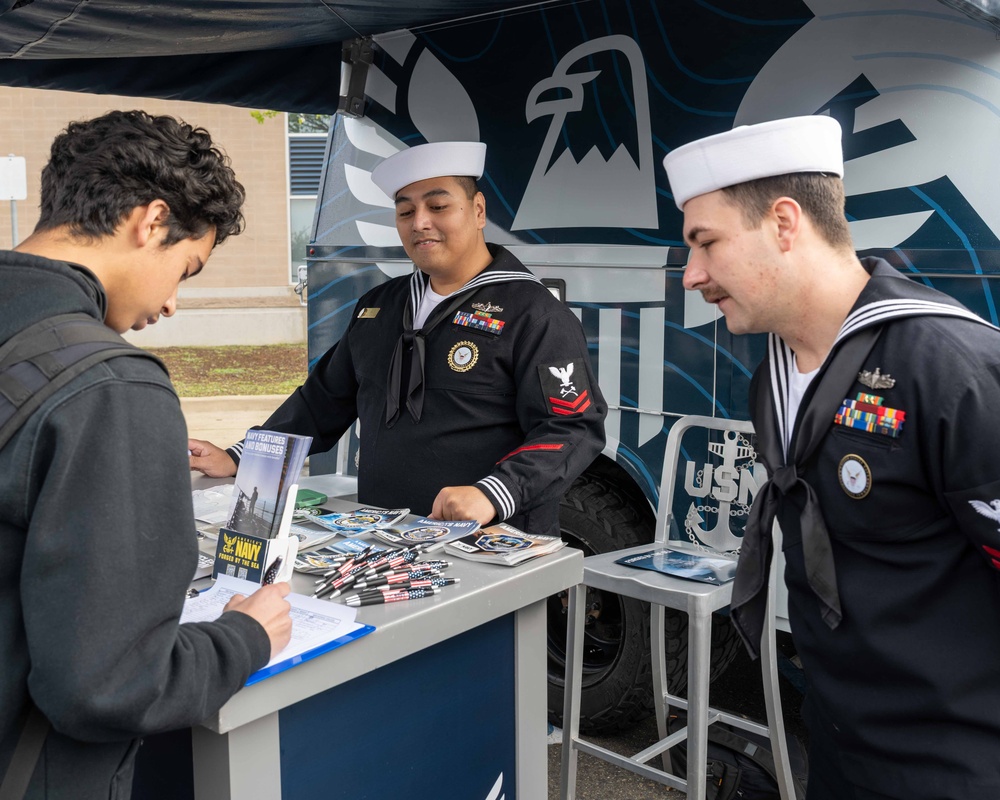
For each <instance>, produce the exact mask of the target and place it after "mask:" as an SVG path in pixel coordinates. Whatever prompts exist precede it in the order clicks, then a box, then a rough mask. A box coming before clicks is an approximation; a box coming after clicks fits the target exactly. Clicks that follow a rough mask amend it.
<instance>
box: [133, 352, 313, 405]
mask: <svg viewBox="0 0 1000 800" xmlns="http://www.w3.org/2000/svg"><path fill="white" fill-rule="evenodd" d="M150 352H152V353H154V354H155V355H157V356H159V357H160V358H161V359H163V361H164V363H165V364H166V365H167V369H169V370H170V378H171V380H172V381H173V382H174V386H175V387H177V394H179V395H180V396H181V397H218V396H220V395H230V394H236V395H261V394H290V393H291V392H292V391H294V390H295V388H296V387H298V386H300V385H301V384H302V382H303V381H304V380H305V379H306V374H307V355H306V346H305V345H304V344H301V345H299V344H276V345H260V346H256V345H255V346H245V345H233V346H226V347H157V348H150Z"/></svg>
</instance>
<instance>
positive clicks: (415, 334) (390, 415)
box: [385, 243, 541, 428]
mask: <svg viewBox="0 0 1000 800" xmlns="http://www.w3.org/2000/svg"><path fill="white" fill-rule="evenodd" d="M486 246H487V248H489V251H490V255H492V256H493V260H492V261H491V262H490V263H489V264H488V265H487V266H486V268H485V269H484V270H483V271H482V272H480V273H479V274H478V275H476V277H475V278H473V279H472V280H471V281H469V282H468V283H467V284H465V286H463V287H462V288H461V289H459V290H458V291H457V292H454V293H452V294H450V295H448V297H446V298H445V299H444V300H442V301H441V303H439V304H438V306H437V308H435V309H434V310H433V311H432V312H431V314H430V316H429V317H428V318H427V321H426V322H425V323H424V325H423V327H422V328H420V329H419V330H414V329H413V315H414V314H415V313H416V311H417V309H418V308H420V300H421V298H422V297H423V296H424V292H425V291H427V285H428V283H429V282H430V278H429V277H428V276H427V275H425V274H424V273H423V272H419V271H417V272H414V273H413V275H412V277H411V278H410V297H409V299H408V300H407V302H406V305H405V306H404V307H403V332H402V334H401V335H400V337H399V339H398V340H397V341H396V348H395V349H394V350H393V352H392V358H391V359H390V361H389V373H388V376H387V379H386V391H385V394H386V400H385V424H386V426H387V427H390V428H391V427H392V426H393V425H395V424H396V419H397V418H398V417H399V411H400V388H401V385H402V383H403V379H404V377H405V378H407V379H406V384H407V386H406V396H405V397H406V399H405V403H406V410H407V411H409V412H410V417H412V418H413V421H414V422H420V416H421V414H422V413H423V410H424V357H425V353H426V339H427V334H428V333H430V332H431V330H433V329H434V327H435V326H437V325H438V324H439V323H440V322H441V321H442V320H445V319H449V318H450V317H451V315H452V314H453V313H454V312H455V311H456V310H457V309H458V308H459V306H461V305H462V304H464V303H465V302H466V301H468V300H470V299H471V298H472V295H473V294H475V293H476V292H477V291H479V289H481V288H483V287H484V286H489V285H492V284H495V283H509V282H511V281H531V282H533V283H541V281H540V280H539V279H538V278H536V277H535V276H534V275H532V274H531V273H530V272H528V270H527V269H526V268H525V267H524V265H523V264H521V262H520V261H518V260H517V259H516V258H514V256H512V255H511V254H510V253H509V252H508V251H507V249H506V248H504V247H501V246H500V245H494V244H489V243H487V245H486ZM406 353H409V354H410V360H409V362H408V363H406V360H405V354H406ZM407 367H408V369H407Z"/></svg>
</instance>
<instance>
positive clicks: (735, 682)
mask: <svg viewBox="0 0 1000 800" xmlns="http://www.w3.org/2000/svg"><path fill="white" fill-rule="evenodd" d="M284 399H285V398H284V396H283V395H265V396H261V397H210V398H208V397H206V398H200V397H199V398H187V399H182V400H181V407H182V409H183V411H184V416H185V418H186V419H187V423H188V432H189V435H190V436H192V437H193V438H197V439H208V440H209V441H211V442H213V443H215V444H217V445H219V446H221V447H226V446H228V445H230V444H232V443H233V442H236V441H239V440H240V439H242V438H243V436H244V435H245V433H246V430H247V428H249V427H250V426H251V425H259V424H261V423H262V422H263V421H264V420H265V419H266V418H267V417H268V415H269V414H270V413H271V412H272V411H273V410H274V409H275V408H277V407H278V406H279V405H280V404H281V402H282V401H283V400H284ZM781 684H782V685H781V690H782V701H783V705H784V707H785V720H786V723H785V724H786V725H787V726H788V728H789V729H790V730H791V731H793V732H795V733H797V734H800V735H801V733H802V726H801V721H800V720H799V718H798V707H799V702H800V695H799V693H798V692H797V691H796V690H795V689H794V688H793V687H792V685H791V684H790V683H789V682H788V681H786V680H784V679H782V681H781ZM762 692H763V690H762V688H761V679H760V672H759V667H758V665H757V664H756V663H751V662H750V660H749V658H748V657H746V656H745V654H744V653H743V652H742V651H741V652H740V654H739V655H738V656H737V659H736V661H734V662H733V665H732V666H731V667H730V668H729V669H728V670H727V671H726V673H725V674H724V675H723V676H722V677H721V678H720V679H719V680H718V681H717V682H716V684H715V685H714V686H713V687H712V695H711V702H712V703H713V704H714V705H717V706H718V707H721V708H724V709H726V710H730V711H736V712H738V713H742V714H744V715H746V716H748V717H752V718H754V719H758V720H762V719H764V709H763V693H762ZM592 738H593V741H594V742H595V743H597V744H599V745H601V746H603V747H607V748H608V749H610V750H614V751H616V752H619V753H625V754H629V755H631V754H633V753H637V752H639V751H640V750H643V749H645V748H646V747H648V746H649V745H651V744H653V743H654V742H655V741H656V740H657V738H658V737H657V733H656V722H655V720H653V719H652V718H649V719H647V720H644V721H643V722H640V723H638V724H637V725H635V726H634V727H633V728H631V729H630V730H628V731H625V732H623V733H620V734H616V735H614V736H605V737H592ZM548 755H549V770H548V778H549V787H548V800H556V799H557V798H558V797H559V777H560V759H561V758H562V745H550V746H549V748H548ZM654 763H655V762H654ZM683 797H684V795H683V794H682V793H681V792H676V791H672V790H670V789H667V788H666V787H664V786H661V785H660V784H657V783H654V782H653V781H648V780H645V779H644V778H641V777H639V776H638V775H635V774H633V773H631V772H628V771H626V770H622V769H618V768H616V767H613V766H611V765H610V764H607V763H605V762H603V761H601V760H599V759H596V758H592V757H590V756H586V755H581V756H580V760H579V766H578V781H577V798H578V799H579V800H681V798H683Z"/></svg>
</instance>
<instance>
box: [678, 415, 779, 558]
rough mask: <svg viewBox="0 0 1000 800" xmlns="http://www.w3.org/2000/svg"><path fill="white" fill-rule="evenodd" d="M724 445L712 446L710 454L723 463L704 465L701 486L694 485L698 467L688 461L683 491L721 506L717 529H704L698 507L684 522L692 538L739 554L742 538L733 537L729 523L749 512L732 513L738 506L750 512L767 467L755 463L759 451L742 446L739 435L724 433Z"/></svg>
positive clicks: (690, 511)
mask: <svg viewBox="0 0 1000 800" xmlns="http://www.w3.org/2000/svg"><path fill="white" fill-rule="evenodd" d="M723 437H724V439H725V441H723V442H709V443H708V450H709V452H710V453H711V454H712V455H715V456H719V457H720V458H721V459H722V464H721V465H720V466H715V465H713V464H707V463H706V464H705V466H704V467H703V473H702V476H701V483H700V485H698V484H696V483H695V464H694V462H693V461H688V462H687V464H686V465H685V471H684V489H685V491H686V492H687V493H688V494H689V495H690V496H691V497H710V498H711V499H712V500H714V501H716V502H717V503H718V510H717V513H716V520H715V525H714V526H713V527H712V528H711V529H710V530H706V529H705V528H704V527H702V525H703V524H704V523H705V517H704V516H703V514H702V513H701V512H702V510H710V509H706V508H705V507H704V506H702V507H701V509H699V507H698V506H697V505H696V504H695V503H693V502H692V503H691V504H690V506H689V507H688V512H687V515H686V516H685V518H684V528H685V530H686V531H687V534H688V536H689V538H691V540H692V541H694V542H695V543H696V544H701V545H704V546H706V547H709V548H711V549H713V550H719V551H736V550H739V547H740V544H741V543H742V541H743V540H742V537H741V536H736V535H734V534H733V532H732V529H731V527H730V520H731V518H732V517H733V516H745V515H746V513H747V511H745V510H744V511H742V512H741V511H737V512H736V513H735V514H734V513H733V511H732V506H733V504H734V502H735V503H737V504H739V505H740V506H743V507H744V509H749V505H750V500H751V497H750V496H751V494H753V495H756V493H757V489H758V487H759V486H760V485H761V484H762V483H763V482H764V480H766V476H765V471H764V467H763V465H762V464H758V463H756V455H757V454H756V451H755V450H754V449H753V447H751V446H750V445H749V444H746V443H742V444H741V439H740V436H739V433H738V432H737V431H724V432H723ZM738 461H749V462H750V463H749V465H746V466H743V467H737V466H736V464H737V462H738Z"/></svg>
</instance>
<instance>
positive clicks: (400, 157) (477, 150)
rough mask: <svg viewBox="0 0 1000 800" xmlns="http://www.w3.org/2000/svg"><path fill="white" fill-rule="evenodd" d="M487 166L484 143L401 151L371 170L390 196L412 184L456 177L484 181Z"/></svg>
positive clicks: (421, 146) (422, 146)
mask: <svg viewBox="0 0 1000 800" xmlns="http://www.w3.org/2000/svg"><path fill="white" fill-rule="evenodd" d="M485 164H486V145H485V144H483V143H482V142H431V143H430V144H418V145H417V146H416V147H411V148H409V149H408V150H400V151H399V152H398V153H395V154H394V155H391V156H389V157H388V158H387V159H385V161H383V162H382V163H381V164H379V165H378V166H377V167H375V169H373V170H372V180H373V181H374V182H375V185H376V186H378V188H379V189H381V190H382V191H383V192H385V193H386V194H387V195H388V196H389V197H391V198H395V197H396V192H398V191H399V190H400V189H402V188H403V187H404V186H409V185H410V184H411V183H416V182H417V181H422V180H426V179H427V178H440V177H442V176H445V175H455V176H463V177H466V176H467V177H471V178H481V177H482V176H483V167H484V166H485Z"/></svg>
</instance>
